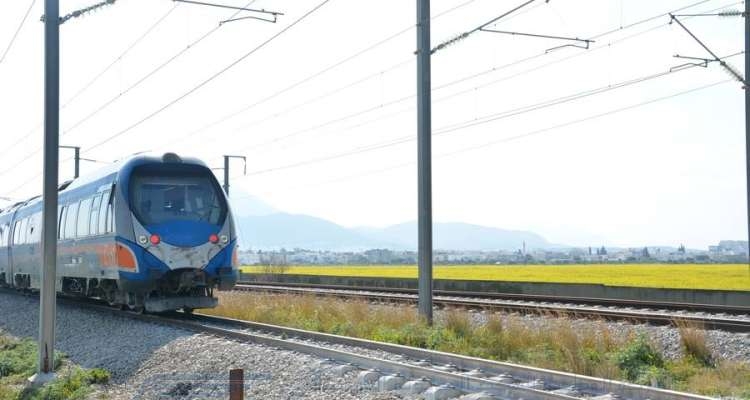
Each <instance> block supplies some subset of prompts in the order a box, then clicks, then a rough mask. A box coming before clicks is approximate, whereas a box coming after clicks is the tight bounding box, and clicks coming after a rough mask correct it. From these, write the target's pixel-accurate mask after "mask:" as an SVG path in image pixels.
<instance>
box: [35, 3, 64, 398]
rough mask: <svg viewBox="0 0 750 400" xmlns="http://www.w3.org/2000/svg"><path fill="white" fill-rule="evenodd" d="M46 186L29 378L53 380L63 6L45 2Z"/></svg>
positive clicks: (43, 198)
mask: <svg viewBox="0 0 750 400" xmlns="http://www.w3.org/2000/svg"><path fill="white" fill-rule="evenodd" d="M44 15H45V21H44V169H43V171H44V186H43V188H42V202H43V208H42V268H41V270H42V276H41V281H42V284H41V288H40V291H39V298H40V304H39V358H38V360H39V362H38V365H39V367H38V370H37V374H36V375H34V376H33V377H31V378H30V380H31V382H32V383H34V384H43V383H44V382H46V381H49V380H51V379H53V378H54V359H55V357H54V354H55V306H56V304H55V303H56V298H55V281H56V280H57V277H56V273H57V272H56V270H57V268H56V267H57V173H58V170H57V164H58V161H59V147H58V145H59V128H60V4H59V0H45V1H44Z"/></svg>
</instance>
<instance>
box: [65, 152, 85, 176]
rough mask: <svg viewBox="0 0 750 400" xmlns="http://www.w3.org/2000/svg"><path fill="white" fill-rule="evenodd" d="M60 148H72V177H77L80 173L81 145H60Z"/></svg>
mask: <svg viewBox="0 0 750 400" xmlns="http://www.w3.org/2000/svg"><path fill="white" fill-rule="evenodd" d="M60 148H61V149H73V152H74V155H73V160H74V165H75V167H74V169H73V178H78V177H79V176H80V175H81V147H80V146H60Z"/></svg>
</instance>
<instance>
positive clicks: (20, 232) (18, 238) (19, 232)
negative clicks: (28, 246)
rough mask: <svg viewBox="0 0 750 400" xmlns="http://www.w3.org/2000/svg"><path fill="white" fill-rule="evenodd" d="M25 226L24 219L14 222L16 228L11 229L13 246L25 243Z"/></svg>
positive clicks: (25, 220)
mask: <svg viewBox="0 0 750 400" xmlns="http://www.w3.org/2000/svg"><path fill="white" fill-rule="evenodd" d="M27 224H28V223H27V219H26V218H24V219H22V220H20V221H16V226H15V227H14V228H13V244H17V245H20V244H24V243H26V226H27Z"/></svg>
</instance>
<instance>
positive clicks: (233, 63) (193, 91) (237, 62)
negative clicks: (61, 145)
mask: <svg viewBox="0 0 750 400" xmlns="http://www.w3.org/2000/svg"><path fill="white" fill-rule="evenodd" d="M329 1H331V0H323V1H322V2H320V3H319V4H318V5H317V6H315V7H313V8H312V9H311V10H310V11H308V12H306V13H305V14H303V15H302V16H301V17H300V18H298V19H297V20H295V21H294V22H292V23H291V24H289V25H287V26H286V27H285V28H283V29H281V30H280V31H279V32H277V33H275V34H274V35H272V36H271V37H270V38H268V39H266V40H265V41H264V42H263V43H261V44H260V45H258V46H257V47H255V48H253V49H252V50H250V51H249V52H247V53H245V54H243V55H242V56H241V57H240V58H238V59H236V60H235V61H233V62H231V63H230V64H229V65H227V66H226V67H224V68H222V69H220V70H219V71H217V72H216V73H214V74H213V75H211V76H209V77H208V78H207V79H205V80H203V81H202V82H201V83H199V84H198V85H196V86H194V87H193V88H191V89H190V90H188V91H187V92H185V93H183V94H182V95H180V96H178V97H176V98H175V99H173V100H172V101H170V102H168V103H166V104H165V105H163V106H162V107H160V108H158V109H156V110H155V111H153V112H151V113H149V114H148V115H146V116H145V117H143V118H141V119H139V120H138V121H136V122H135V123H133V124H131V125H129V126H128V127H127V128H125V129H123V130H120V131H119V132H117V133H115V134H114V135H111V136H109V137H107V138H106V139H104V140H102V141H100V142H98V143H96V144H94V145H93V146H89V147H87V149H86V150H87V151H89V150H92V149H95V148H97V147H101V146H102V145H104V144H105V143H107V142H109V141H111V140H113V139H115V138H117V137H119V136H121V135H123V134H125V133H127V132H129V131H130V130H132V129H134V128H136V127H137V126H139V125H141V124H142V123H144V122H146V121H148V120H149V119H151V118H153V117H155V116H156V115H158V114H160V113H161V112H163V111H164V110H166V109H168V108H169V107H171V106H173V105H175V104H177V103H178V102H180V101H181V100H183V99H184V98H186V97H188V96H190V95H191V94H193V93H195V92H196V91H198V90H199V89H200V88H202V87H203V86H205V85H207V84H208V83H209V82H211V81H213V80H214V79H216V78H218V77H219V76H221V75H222V74H224V73H225V72H227V71H229V70H230V69H232V68H233V67H234V66H236V65H237V64H239V63H240V62H242V61H244V60H245V59H246V58H248V57H249V56H251V55H252V54H254V53H255V52H256V51H258V50H260V49H262V48H263V47H265V46H266V45H267V44H268V43H271V42H272V41H273V40H275V39H276V38H278V37H279V36H281V35H282V34H284V33H285V32H286V31H288V30H289V29H291V28H292V27H294V26H295V25H297V24H299V23H300V22H302V21H304V20H305V19H306V18H307V17H308V16H310V15H312V14H313V13H315V11H317V10H318V9H320V8H321V7H323V6H324V5H325V4H326V3H328V2H329Z"/></svg>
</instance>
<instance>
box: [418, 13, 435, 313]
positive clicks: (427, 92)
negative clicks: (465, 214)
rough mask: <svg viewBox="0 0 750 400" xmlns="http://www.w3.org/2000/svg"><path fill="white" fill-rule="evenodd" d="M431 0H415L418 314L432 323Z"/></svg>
mask: <svg viewBox="0 0 750 400" xmlns="http://www.w3.org/2000/svg"><path fill="white" fill-rule="evenodd" d="M430 57H431V46H430V0H417V163H418V166H417V179H418V181H419V183H418V191H419V194H418V196H417V197H418V200H417V201H418V208H419V220H418V225H419V232H418V246H419V255H418V258H419V260H418V261H419V314H420V315H421V316H422V317H423V318H425V320H426V321H427V322H428V323H430V324H432V98H431V90H432V88H431V67H430Z"/></svg>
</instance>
